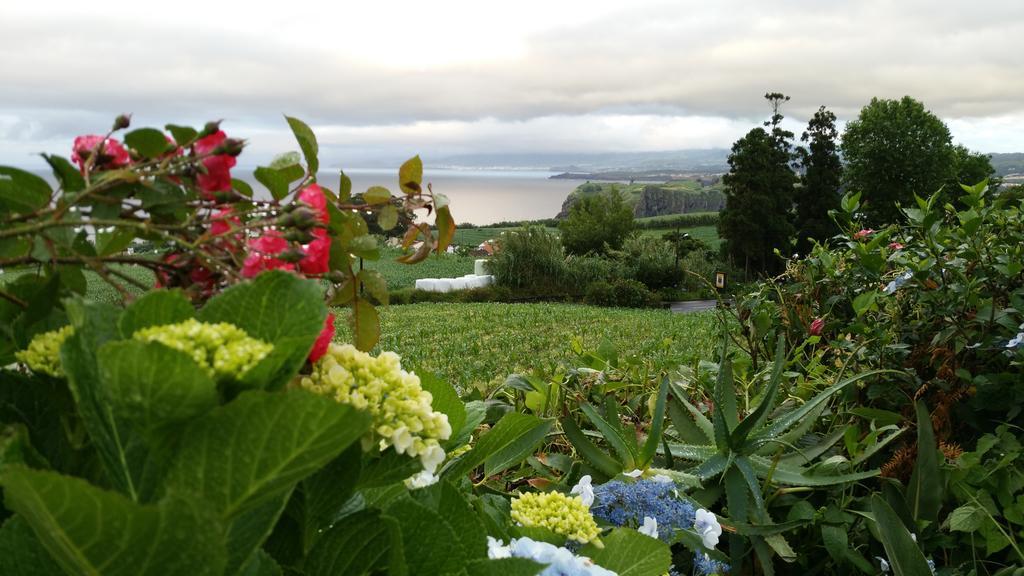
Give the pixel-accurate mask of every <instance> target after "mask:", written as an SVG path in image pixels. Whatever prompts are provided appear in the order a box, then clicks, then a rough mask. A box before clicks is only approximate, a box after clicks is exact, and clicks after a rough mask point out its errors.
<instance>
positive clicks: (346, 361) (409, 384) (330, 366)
mask: <svg viewBox="0 0 1024 576" xmlns="http://www.w3.org/2000/svg"><path fill="white" fill-rule="evenodd" d="M399 360H400V358H399V357H398V355H397V354H395V353H394V352H384V353H382V354H381V355H380V356H377V357H373V356H371V355H369V354H367V353H365V352H360V351H359V350H357V349H356V348H355V347H354V346H352V345H350V344H344V345H342V344H331V345H330V346H329V347H328V349H327V353H326V354H324V355H323V357H321V358H320V359H319V360H317V362H316V364H314V365H313V373H312V374H310V375H309V376H303V377H302V378H301V379H300V380H299V386H300V387H302V388H305V389H306V390H311V391H313V392H316V393H317V394H322V395H324V396H328V397H330V398H333V399H335V400H336V401H338V402H341V403H342V404H348V405H350V406H353V407H355V408H358V409H360V410H365V411H367V412H369V413H370V415H371V416H372V417H373V426H372V428H371V430H370V433H369V434H368V436H367V437H366V438H364V443H363V445H364V446H366V447H369V446H372V445H373V444H374V443H375V442H376V443H377V444H378V446H379V449H380V450H382V451H383V450H386V449H387V448H388V447H389V446H394V447H395V452H398V453H399V454H408V455H409V456H412V457H419V459H420V461H421V462H422V463H423V469H424V470H427V471H428V472H430V473H433V472H434V471H435V470H436V469H437V467H438V466H439V465H440V464H441V462H444V458H445V453H444V449H443V448H441V444H440V441H442V440H447V439H448V437H449V436H451V433H452V428H451V425H449V424H448V416H447V415H446V414H444V413H442V412H435V411H434V410H433V408H432V406H431V402H432V400H433V398H432V397H431V395H430V392H427V391H426V390H424V389H423V388H422V387H421V386H420V379H419V377H418V376H416V375H415V374H410V373H409V372H406V371H405V370H402V366H401V364H400V362H399Z"/></svg>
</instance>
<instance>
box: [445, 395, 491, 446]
mask: <svg viewBox="0 0 1024 576" xmlns="http://www.w3.org/2000/svg"><path fill="white" fill-rule="evenodd" d="M486 417H487V405H486V404H485V403H483V402H481V401H479V400H473V401H470V402H466V421H465V423H463V425H462V426H461V427H459V428H455V427H454V426H452V437H451V438H450V439H449V440H448V443H447V445H448V446H454V447H459V446H462V445H464V444H466V443H467V442H469V438H470V436H471V435H472V434H473V431H474V430H476V427H477V426H479V425H480V424H481V423H482V422H483V421H484V418H486Z"/></svg>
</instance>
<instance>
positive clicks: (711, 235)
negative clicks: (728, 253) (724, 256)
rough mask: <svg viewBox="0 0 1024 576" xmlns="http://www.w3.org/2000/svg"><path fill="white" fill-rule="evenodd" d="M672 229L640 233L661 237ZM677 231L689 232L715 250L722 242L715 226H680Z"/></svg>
mask: <svg viewBox="0 0 1024 576" xmlns="http://www.w3.org/2000/svg"><path fill="white" fill-rule="evenodd" d="M674 230H675V229H674V228H666V229H660V228H659V229H656V230H640V233H641V234H643V235H644V236H657V237H658V238H661V237H662V236H664V235H665V234H666V233H668V232H672V231H674ZM679 231H680V232H686V233H689V234H690V236H692V237H694V238H696V239H697V240H701V241H703V242H707V244H708V245H709V246H711V247H712V248H714V249H716V250H717V249H718V247H719V246H720V245H721V244H722V239H721V238H719V237H718V228H717V227H716V226H697V227H695V228H680V229H679Z"/></svg>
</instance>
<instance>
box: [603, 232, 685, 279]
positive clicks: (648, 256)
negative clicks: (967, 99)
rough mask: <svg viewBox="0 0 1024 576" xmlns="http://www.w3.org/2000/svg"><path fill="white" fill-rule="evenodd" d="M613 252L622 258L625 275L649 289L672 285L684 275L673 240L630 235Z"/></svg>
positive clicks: (617, 257)
mask: <svg viewBox="0 0 1024 576" xmlns="http://www.w3.org/2000/svg"><path fill="white" fill-rule="evenodd" d="M613 255H614V256H615V257H616V259H617V260H619V262H621V264H622V267H623V268H624V269H625V271H626V274H625V275H626V277H628V278H630V279H632V280H636V281H637V282H640V283H642V284H643V285H644V286H646V287H647V288H649V289H651V290H657V289H658V288H664V287H666V286H675V285H677V284H679V282H680V281H681V280H682V278H683V269H682V268H681V267H680V266H679V265H678V264H677V262H676V254H675V250H674V248H673V247H672V244H670V243H669V242H666V241H664V240H661V239H660V238H655V237H653V236H639V235H637V236H632V237H630V238H628V239H626V242H625V243H624V244H623V245H622V251H621V252H615V253H613Z"/></svg>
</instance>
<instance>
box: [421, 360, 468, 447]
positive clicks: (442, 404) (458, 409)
mask: <svg viewBox="0 0 1024 576" xmlns="http://www.w3.org/2000/svg"><path fill="white" fill-rule="evenodd" d="M416 374H417V376H419V377H420V386H421V387H422V388H423V389H424V390H426V391H427V392H430V396H431V398H432V400H431V402H430V405H431V407H432V408H433V409H434V410H436V411H438V412H441V413H442V414H445V415H446V416H448V425H449V426H451V428H452V431H453V433H454V432H455V431H458V430H461V429H462V426H463V424H465V423H466V405H465V404H464V403H463V402H462V399H461V398H459V393H458V392H456V391H455V388H454V387H453V386H452V385H451V384H449V383H448V381H447V380H442V379H441V378H438V377H437V375H436V374H434V373H432V372H425V371H419V370H417V371H416ZM453 435H454V434H453Z"/></svg>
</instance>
